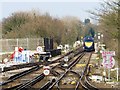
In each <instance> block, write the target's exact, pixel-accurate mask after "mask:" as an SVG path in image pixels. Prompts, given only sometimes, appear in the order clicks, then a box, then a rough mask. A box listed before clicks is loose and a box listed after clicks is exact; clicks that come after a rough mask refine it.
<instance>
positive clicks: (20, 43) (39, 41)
mask: <svg viewBox="0 0 120 90" xmlns="http://www.w3.org/2000/svg"><path fill="white" fill-rule="evenodd" d="M0 44H1V49H0V52H13V51H14V50H15V47H23V48H24V49H27V50H36V47H37V46H38V45H40V46H43V45H44V39H43V38H20V39H0Z"/></svg>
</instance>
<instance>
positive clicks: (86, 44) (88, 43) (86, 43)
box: [85, 42, 93, 48]
mask: <svg viewBox="0 0 120 90" xmlns="http://www.w3.org/2000/svg"><path fill="white" fill-rule="evenodd" d="M92 44H93V42H85V46H86V47H88V48H89V47H91V46H92Z"/></svg>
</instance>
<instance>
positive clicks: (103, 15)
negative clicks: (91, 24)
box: [89, 0, 120, 59]
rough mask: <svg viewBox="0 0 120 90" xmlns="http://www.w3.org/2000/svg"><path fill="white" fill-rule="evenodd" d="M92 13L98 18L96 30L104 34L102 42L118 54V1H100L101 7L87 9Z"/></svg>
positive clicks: (119, 26)
mask: <svg viewBox="0 0 120 90" xmlns="http://www.w3.org/2000/svg"><path fill="white" fill-rule="evenodd" d="M89 12H90V13H91V14H92V15H94V17H95V18H94V19H98V21H99V24H98V28H97V29H98V31H99V32H102V33H103V34H104V43H105V44H106V45H107V48H108V49H109V50H113V51H116V56H118V59H120V58H119V55H120V52H119V45H118V43H119V42H120V40H119V38H120V35H119V34H120V18H119V14H120V1H119V0H107V1H104V2H103V3H101V8H100V9H96V11H89Z"/></svg>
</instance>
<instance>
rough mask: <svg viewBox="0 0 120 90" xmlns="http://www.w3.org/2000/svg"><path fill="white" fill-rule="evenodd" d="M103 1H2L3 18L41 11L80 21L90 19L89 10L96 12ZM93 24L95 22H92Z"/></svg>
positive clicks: (0, 16)
mask: <svg viewBox="0 0 120 90" xmlns="http://www.w3.org/2000/svg"><path fill="white" fill-rule="evenodd" d="M100 1H101V0H26V1H25V2H24V0H17V1H16V0H3V1H2V0H1V1H0V2H1V3H0V6H1V8H0V9H1V10H0V12H1V15H0V20H2V18H6V17H8V16H10V15H11V14H12V13H14V12H17V11H18V12H19V11H30V10H33V9H34V10H39V11H40V12H42V13H44V12H48V13H50V15H51V16H53V17H59V18H62V17H64V16H75V17H78V18H79V19H80V20H82V21H83V20H84V19H85V18H90V16H91V15H90V14H89V13H88V12H86V11H87V10H94V9H95V8H99V7H100ZM92 22H94V21H93V20H92Z"/></svg>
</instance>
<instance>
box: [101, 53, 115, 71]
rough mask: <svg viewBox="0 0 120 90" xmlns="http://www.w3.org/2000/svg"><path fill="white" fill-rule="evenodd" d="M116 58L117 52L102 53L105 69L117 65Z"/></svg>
mask: <svg viewBox="0 0 120 90" xmlns="http://www.w3.org/2000/svg"><path fill="white" fill-rule="evenodd" d="M113 56H115V51H103V52H102V58H103V63H102V64H103V67H105V68H108V69H111V68H113V67H114V65H115V59H114V58H113Z"/></svg>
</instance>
